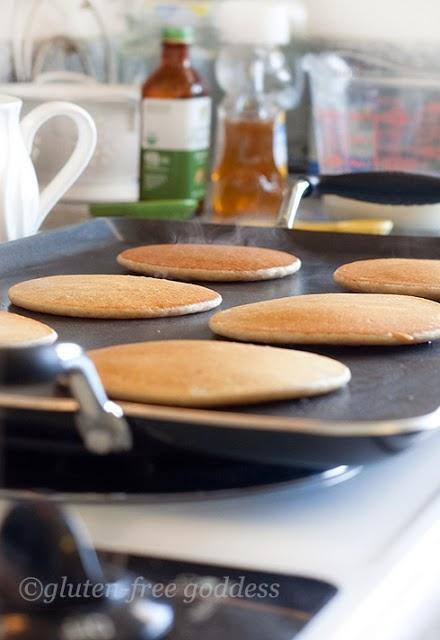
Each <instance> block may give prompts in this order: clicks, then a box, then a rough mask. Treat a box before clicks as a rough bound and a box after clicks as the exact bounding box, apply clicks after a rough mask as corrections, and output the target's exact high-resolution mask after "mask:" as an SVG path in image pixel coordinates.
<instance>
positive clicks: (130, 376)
mask: <svg viewBox="0 0 440 640" xmlns="http://www.w3.org/2000/svg"><path fill="white" fill-rule="evenodd" d="M88 355H89V356H90V358H91V359H92V360H93V362H94V363H95V365H96V368H97V370H98V373H99V375H100V376H101V379H102V381H103V383H104V386H105V388H106V390H107V393H108V394H109V395H110V396H111V397H113V398H115V399H118V400H128V401H132V402H145V403H151V404H161V405H168V406H185V407H211V406H226V405H244V404H253V403H260V402H269V401H274V400H286V399H290V398H300V397H306V396H315V395H320V394H324V393H328V392H330V391H334V390H335V389H338V388H340V387H342V386H344V385H345V384H347V383H348V381H349V380H350V370H349V369H348V368H347V367H346V366H345V365H343V364H341V363H340V362H338V361H336V360H332V359H330V358H326V357H323V356H318V355H315V354H312V353H304V352H302V351H293V350H288V349H277V348H273V347H261V346H255V345H247V344H237V343H232V342H221V341H215V340H212V341H209V340H168V341H158V342H142V343H138V344H128V345H119V346H116V347H108V348H104V349H98V350H96V351H91V352H90V353H89V354H88Z"/></svg>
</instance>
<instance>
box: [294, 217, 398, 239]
mask: <svg viewBox="0 0 440 640" xmlns="http://www.w3.org/2000/svg"><path fill="white" fill-rule="evenodd" d="M393 226H394V223H393V222H392V221H391V220H364V219H362V218H361V219H359V220H333V221H328V220H307V221H306V220H301V221H298V222H295V227H294V228H295V229H297V230H298V231H329V232H330V233H363V234H368V235H374V236H387V235H388V234H390V233H391V231H392V230H393Z"/></svg>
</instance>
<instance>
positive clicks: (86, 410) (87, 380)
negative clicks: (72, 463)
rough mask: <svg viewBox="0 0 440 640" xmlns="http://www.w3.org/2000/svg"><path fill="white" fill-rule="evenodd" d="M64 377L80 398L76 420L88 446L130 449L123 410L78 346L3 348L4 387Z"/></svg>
mask: <svg viewBox="0 0 440 640" xmlns="http://www.w3.org/2000/svg"><path fill="white" fill-rule="evenodd" d="M61 376H63V377H64V378H65V380H66V384H67V385H68V388H69V389H70V391H71V393H72V395H73V397H75V398H76V399H77V401H78V404H79V411H78V413H77V416H76V418H75V423H76V426H77V428H78V431H79V433H80V435H81V438H82V441H83V444H84V446H85V447H86V449H87V450H88V451H90V452H92V453H95V454H104V453H105V454H108V453H110V452H120V451H127V450H129V449H130V448H131V446H132V439H131V434H130V430H129V427H128V425H127V423H126V421H125V419H124V417H123V412H122V409H121V408H120V407H119V405H117V404H115V403H114V402H110V401H109V399H108V398H107V395H106V393H105V391H104V389H103V387H102V384H101V381H100V380H99V377H98V374H97V373H96V369H95V367H94V366H93V364H92V362H91V361H90V360H89V359H88V358H86V357H85V356H84V354H83V352H82V350H81V348H80V347H79V346H78V345H76V344H57V345H55V346H54V345H50V346H37V347H30V348H28V347H26V348H11V349H0V387H8V386H21V385H26V384H42V383H44V382H45V383H48V382H50V383H53V382H55V381H56V380H57V379H58V378H60V377H61Z"/></svg>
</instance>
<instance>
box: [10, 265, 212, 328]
mask: <svg viewBox="0 0 440 640" xmlns="http://www.w3.org/2000/svg"><path fill="white" fill-rule="evenodd" d="M9 298H10V300H11V302H12V303H13V304H15V305H17V306H19V307H23V308H24V309H29V310H30V311H38V312H40V313H49V314H54V315H59V316H71V317H75V318H107V319H114V320H119V319H122V320H123V319H131V318H160V317H164V316H181V315H186V314H190V313H199V312H202V311H208V310H209V309H213V308H214V307H217V306H218V305H219V304H221V302H222V298H221V296H220V295H219V294H218V293H217V292H216V291H212V290H211V289H207V288H206V287H200V286H197V285H193V284H185V283H183V282H172V281H170V280H157V279H156V278H143V277H140V276H120V275H67V276H50V277H47V278H37V279H35V280H28V281H26V282H21V283H20V284H16V285H15V286H13V287H11V289H10V290H9Z"/></svg>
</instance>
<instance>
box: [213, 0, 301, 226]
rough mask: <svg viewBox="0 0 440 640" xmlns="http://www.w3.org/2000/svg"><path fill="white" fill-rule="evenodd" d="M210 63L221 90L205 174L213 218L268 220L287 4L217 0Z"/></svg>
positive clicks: (285, 80)
mask: <svg viewBox="0 0 440 640" xmlns="http://www.w3.org/2000/svg"><path fill="white" fill-rule="evenodd" d="M217 27H218V29H219V33H220V38H221V40H222V48H221V50H220V52H219V55H218V58H217V62H216V76H217V80H218V84H219V85H220V87H221V88H222V89H223V91H224V93H225V97H224V100H223V102H222V104H221V105H220V107H219V111H218V127H217V130H218V136H217V149H216V160H215V164H214V171H213V174H212V182H213V185H212V209H213V214H214V219H217V220H218V219H220V220H221V219H225V218H226V219H231V218H240V217H244V216H249V217H252V218H255V217H258V216H261V217H263V218H264V219H267V218H269V220H271V219H272V220H273V219H275V217H276V216H277V214H278V212H279V210H280V207H281V204H282V201H283V198H284V194H285V190H286V186H287V184H286V183H287V132H286V118H285V108H286V106H285V102H284V98H283V96H284V92H285V89H286V88H287V84H289V85H290V84H291V75H290V73H289V71H288V69H287V67H286V61H285V57H284V54H283V52H282V51H281V49H280V46H284V45H286V44H287V43H288V42H289V39H290V31H289V19H288V10H287V7H285V6H282V5H281V4H280V3H277V2H267V3H266V2H264V3H263V2H249V0H224V2H222V3H221V5H220V6H219V10H218V13H217Z"/></svg>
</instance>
